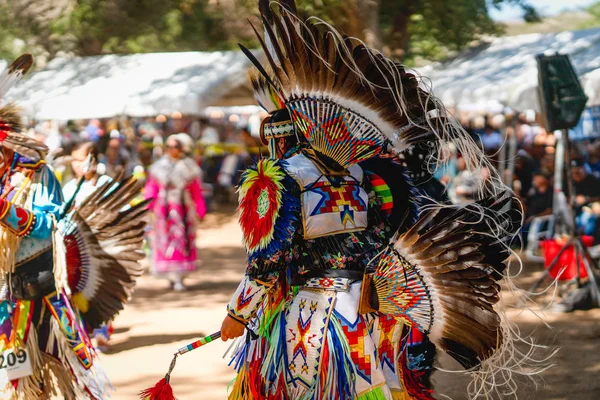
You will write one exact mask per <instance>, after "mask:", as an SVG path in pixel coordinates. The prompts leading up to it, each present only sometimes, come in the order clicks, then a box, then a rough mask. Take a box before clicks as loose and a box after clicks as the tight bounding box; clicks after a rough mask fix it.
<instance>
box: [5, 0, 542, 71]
mask: <svg viewBox="0 0 600 400" xmlns="http://www.w3.org/2000/svg"><path fill="white" fill-rule="evenodd" d="M507 3H510V4H517V5H519V6H521V7H522V8H523V11H524V17H525V18H526V19H528V20H535V19H536V18H537V14H536V13H535V10H534V9H533V8H532V7H531V6H529V4H528V3H527V0H419V1H416V0H297V5H298V9H299V11H300V13H301V15H303V16H316V17H319V18H322V19H323V20H324V21H326V22H327V23H331V24H333V25H335V26H337V27H338V28H340V29H341V30H342V31H344V32H345V33H347V34H348V35H350V36H356V37H359V38H363V39H364V38H366V40H367V42H369V44H372V45H375V46H379V47H381V48H382V49H383V50H384V52H386V53H387V54H389V55H391V56H393V57H395V58H398V59H401V60H403V61H405V62H411V60H414V59H415V58H427V59H440V58H443V57H444V56H446V55H447V54H449V53H451V52H454V51H458V50H460V49H462V48H464V47H465V46H467V45H468V44H469V43H470V42H472V41H473V40H475V39H477V38H479V37H481V36H482V35H487V34H497V33H499V32H501V29H500V27H499V26H498V25H497V24H496V23H495V22H494V21H492V20H491V19H490V17H489V13H488V11H489V7H500V6H502V5H503V4H507ZM256 4H257V0H0V56H11V55H13V53H14V52H15V51H14V38H20V39H23V40H24V41H25V43H26V44H27V47H31V48H34V49H36V51H40V52H43V53H45V55H46V56H48V57H50V58H52V57H54V56H55V55H57V54H60V53H70V54H75V55H96V54H104V53H132V52H134V53H137V52H154V51H184V50H220V49H234V48H237V43H238V42H241V43H243V44H245V45H247V46H257V45H258V42H257V40H256V38H255V36H254V33H253V31H252V29H251V27H250V25H249V24H248V22H247V19H249V20H250V21H251V22H252V23H254V24H255V25H256V26H260V20H259V18H258V10H257V6H256Z"/></svg>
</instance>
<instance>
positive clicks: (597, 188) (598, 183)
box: [571, 158, 600, 211]
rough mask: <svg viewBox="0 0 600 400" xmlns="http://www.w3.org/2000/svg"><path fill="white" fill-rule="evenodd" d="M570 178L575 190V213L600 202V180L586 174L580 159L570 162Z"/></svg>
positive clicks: (583, 163)
mask: <svg viewBox="0 0 600 400" xmlns="http://www.w3.org/2000/svg"><path fill="white" fill-rule="evenodd" d="M571 177H572V178H573V188H574V189H575V205H576V206H577V208H578V210H577V211H580V210H581V207H583V206H584V205H587V204H589V203H592V202H594V201H600V179H598V178H596V177H595V176H594V175H591V174H589V173H588V172H587V170H586V166H585V162H584V161H583V159H582V158H574V159H573V160H571Z"/></svg>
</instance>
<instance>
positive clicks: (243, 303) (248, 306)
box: [227, 275, 271, 323]
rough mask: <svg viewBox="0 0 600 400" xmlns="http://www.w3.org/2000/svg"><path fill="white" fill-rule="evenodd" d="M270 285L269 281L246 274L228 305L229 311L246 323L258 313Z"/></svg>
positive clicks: (233, 316)
mask: <svg viewBox="0 0 600 400" xmlns="http://www.w3.org/2000/svg"><path fill="white" fill-rule="evenodd" d="M270 287H271V285H269V284H267V283H264V282H261V281H257V280H254V279H252V278H250V277H249V276H247V275H246V276H244V279H243V280H242V282H240V285H239V286H238V288H237V290H236V291H235V294H234V295H233V297H232V298H231V301H230V302H229V304H228V305H227V312H228V313H229V315H230V316H231V317H232V318H234V319H236V320H238V321H240V322H242V323H246V322H247V321H248V320H249V319H250V318H252V317H253V316H254V314H256V311H257V310H258V308H259V306H260V304H261V303H262V302H263V300H264V298H265V296H266V295H267V292H268V291H269V288H270Z"/></svg>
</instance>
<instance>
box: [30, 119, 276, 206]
mask: <svg viewBox="0 0 600 400" xmlns="http://www.w3.org/2000/svg"><path fill="white" fill-rule="evenodd" d="M230 120H231V118H230V119H224V118H219V119H211V118H185V117H182V116H176V117H175V118H166V117H163V116H159V117H157V118H138V119H130V118H119V119H105V120H98V119H92V120H86V121H68V122H66V123H65V124H58V123H56V122H52V121H46V122H43V123H39V124H36V125H34V126H32V127H31V133H32V134H34V135H35V136H36V137H37V138H38V139H39V140H41V141H43V142H44V143H46V144H47V145H48V147H49V148H50V154H49V157H48V158H49V161H50V162H51V164H52V166H53V167H54V169H55V173H56V175H57V177H58V178H59V180H60V181H61V182H63V183H65V182H68V181H69V180H71V178H73V168H72V166H71V164H72V161H73V160H74V159H75V158H77V157H78V156H79V155H78V151H80V150H79V149H80V147H81V145H82V144H87V143H91V144H93V145H94V149H95V151H96V152H97V154H98V155H97V161H98V166H97V171H98V173H99V174H100V175H107V176H109V177H111V178H116V177H117V176H119V175H120V174H122V173H123V174H125V175H134V176H136V178H138V179H140V180H142V181H144V180H145V179H146V175H147V171H148V169H149V168H150V166H151V165H152V164H153V163H154V162H156V161H157V160H159V159H160V158H161V156H163V155H164V154H165V151H166V146H165V145H166V140H167V138H168V137H169V136H170V135H174V134H177V133H182V132H185V133H187V135H188V136H189V138H190V139H191V140H192V146H190V147H191V149H192V150H191V152H190V154H189V157H191V158H193V159H194V160H195V161H196V163H197V165H199V166H200V167H201V171H202V177H201V179H202V187H203V193H204V197H205V198H206V200H207V203H209V204H210V202H211V201H212V200H216V201H218V202H232V201H233V200H234V199H233V194H234V193H235V185H236V183H237V181H238V180H239V171H240V170H242V169H243V168H244V166H245V165H247V164H248V163H250V162H252V161H253V160H255V159H257V158H259V157H261V156H262V155H264V154H268V150H267V149H266V148H264V147H262V146H261V143H260V140H259V139H258V138H256V137H255V136H253V135H251V134H250V132H249V130H248V129H249V128H247V127H248V124H247V121H246V120H243V119H242V120H238V119H236V121H237V122H240V123H231V122H230Z"/></svg>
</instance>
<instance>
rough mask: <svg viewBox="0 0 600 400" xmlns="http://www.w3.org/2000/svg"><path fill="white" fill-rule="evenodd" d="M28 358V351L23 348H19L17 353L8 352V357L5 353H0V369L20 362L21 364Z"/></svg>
mask: <svg viewBox="0 0 600 400" xmlns="http://www.w3.org/2000/svg"><path fill="white" fill-rule="evenodd" d="M26 360H27V353H26V352H24V351H23V350H22V349H18V350H17V353H16V355H15V353H8V355H7V356H6V357H4V354H0V369H3V368H7V367H14V366H15V364H16V363H17V362H18V363H19V364H23V363H24V362H25V361H26Z"/></svg>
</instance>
